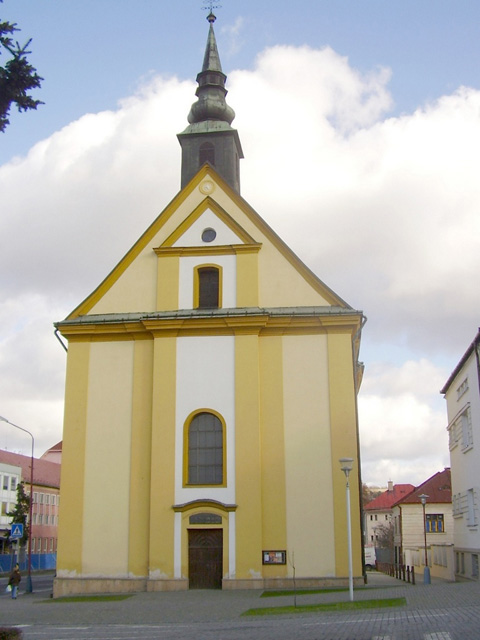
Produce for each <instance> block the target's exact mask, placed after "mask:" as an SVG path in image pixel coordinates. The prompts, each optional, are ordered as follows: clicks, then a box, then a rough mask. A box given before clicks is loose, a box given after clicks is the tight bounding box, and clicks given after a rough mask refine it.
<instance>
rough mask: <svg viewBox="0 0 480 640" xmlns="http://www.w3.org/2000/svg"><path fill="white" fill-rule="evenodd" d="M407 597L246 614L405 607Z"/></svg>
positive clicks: (334, 603) (258, 612)
mask: <svg viewBox="0 0 480 640" xmlns="http://www.w3.org/2000/svg"><path fill="white" fill-rule="evenodd" d="M406 604H407V600H406V598H385V599H382V600H356V601H354V602H350V601H349V602H332V603H328V604H307V605H302V606H300V607H298V606H297V607H264V608H261V609H249V610H248V611H245V613H243V614H242V615H244V616H276V615H280V614H285V613H287V614H288V613H314V612H316V611H356V610H359V609H385V608H390V607H404V606H405V605H406Z"/></svg>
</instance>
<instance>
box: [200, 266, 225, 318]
mask: <svg viewBox="0 0 480 640" xmlns="http://www.w3.org/2000/svg"><path fill="white" fill-rule="evenodd" d="M196 275H197V283H198V299H197V300H198V303H197V305H196V306H197V308H199V309H209V308H210V309H218V307H219V306H220V269H218V268H217V267H210V266H208V267H199V268H198V269H197V270H196Z"/></svg>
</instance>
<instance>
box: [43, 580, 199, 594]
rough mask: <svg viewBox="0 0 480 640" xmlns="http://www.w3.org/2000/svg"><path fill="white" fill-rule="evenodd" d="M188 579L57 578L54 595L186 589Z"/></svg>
mask: <svg viewBox="0 0 480 640" xmlns="http://www.w3.org/2000/svg"><path fill="white" fill-rule="evenodd" d="M187 589H188V580H186V579H179V580H168V579H164V580H152V579H148V578H55V580H54V581H53V597H54V598H64V597H67V596H75V595H89V594H99V593H101V594H103V593H141V592H142V591H186V590H187Z"/></svg>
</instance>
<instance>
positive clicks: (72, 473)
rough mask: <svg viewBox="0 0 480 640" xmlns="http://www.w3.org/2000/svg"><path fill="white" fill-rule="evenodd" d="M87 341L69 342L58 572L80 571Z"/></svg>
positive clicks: (65, 573)
mask: <svg viewBox="0 0 480 640" xmlns="http://www.w3.org/2000/svg"><path fill="white" fill-rule="evenodd" d="M89 357H90V344H89V343H85V342H73V341H71V342H70V344H69V350H68V359H67V375H66V385H65V416H64V425H65V428H64V435H63V454H62V471H61V487H62V501H61V504H60V514H59V522H58V550H57V576H59V577H62V576H75V575H79V574H81V573H82V549H83V545H82V535H83V529H84V524H83V518H82V511H81V505H82V504H83V500H84V482H85V466H84V462H85V425H86V422H87V405H88V400H87V381H88V371H89Z"/></svg>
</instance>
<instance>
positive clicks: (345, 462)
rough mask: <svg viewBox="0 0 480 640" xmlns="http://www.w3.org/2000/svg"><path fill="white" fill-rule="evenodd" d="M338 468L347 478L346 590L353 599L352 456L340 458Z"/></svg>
mask: <svg viewBox="0 0 480 640" xmlns="http://www.w3.org/2000/svg"><path fill="white" fill-rule="evenodd" d="M339 462H340V468H341V469H342V471H343V473H344V474H345V477H346V479H347V485H346V497H347V535H348V590H349V592H350V600H351V601H353V568H352V519H351V514H350V483H349V479H348V477H349V475H350V471H351V470H352V469H353V458H340V460H339Z"/></svg>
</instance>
